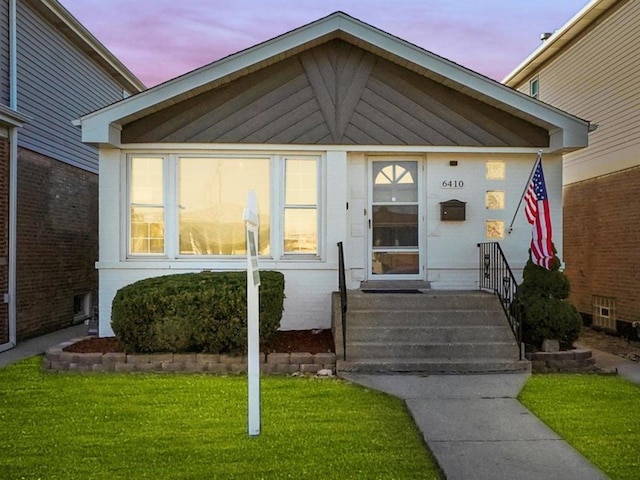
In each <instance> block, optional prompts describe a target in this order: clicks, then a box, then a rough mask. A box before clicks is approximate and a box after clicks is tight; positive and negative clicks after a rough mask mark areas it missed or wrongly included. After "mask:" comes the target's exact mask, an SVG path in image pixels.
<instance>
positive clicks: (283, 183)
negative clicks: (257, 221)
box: [278, 155, 323, 259]
mask: <svg viewBox="0 0 640 480" xmlns="http://www.w3.org/2000/svg"><path fill="white" fill-rule="evenodd" d="M280 159H281V162H280V167H281V170H282V173H281V176H280V178H281V179H280V188H279V190H280V192H281V195H282V197H281V198H282V201H281V202H280V205H279V207H280V208H279V212H280V215H279V217H278V220H279V221H280V228H279V239H278V240H279V244H278V247H279V251H280V256H281V258H283V259H294V258H295V259H304V258H310V259H317V258H320V257H321V254H320V252H321V238H322V231H321V223H322V222H321V221H320V218H321V212H320V205H321V204H322V202H323V196H322V191H321V183H320V179H321V178H322V174H321V159H320V156H319V155H318V156H315V155H282V156H281V157H280ZM288 160H313V161H315V164H316V165H315V175H316V202H315V204H313V205H311V204H287V193H286V189H287V161H288ZM287 210H315V212H316V251H315V252H287V251H286V250H285V245H284V242H285V227H286V225H285V213H286V211H287Z"/></svg>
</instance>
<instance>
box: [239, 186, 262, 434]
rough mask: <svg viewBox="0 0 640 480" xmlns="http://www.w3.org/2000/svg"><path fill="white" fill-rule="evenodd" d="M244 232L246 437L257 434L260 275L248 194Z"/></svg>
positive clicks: (254, 213) (253, 207)
mask: <svg viewBox="0 0 640 480" xmlns="http://www.w3.org/2000/svg"><path fill="white" fill-rule="evenodd" d="M242 219H243V220H244V222H245V224H246V229H247V337H248V338H247V342H248V343H247V350H248V354H247V373H248V380H249V413H248V431H249V435H251V436H256V435H260V318H259V317H260V313H259V312H260V310H259V298H260V290H259V287H260V272H259V270H258V198H257V196H256V192H254V191H253V190H250V191H249V192H247V208H245V210H244V214H243V216H242Z"/></svg>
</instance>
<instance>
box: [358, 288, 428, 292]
mask: <svg viewBox="0 0 640 480" xmlns="http://www.w3.org/2000/svg"><path fill="white" fill-rule="evenodd" d="M362 292H363V293H422V292H421V291H420V290H416V289H397V290H368V289H367V290H362Z"/></svg>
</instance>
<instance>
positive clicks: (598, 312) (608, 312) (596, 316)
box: [592, 295, 616, 330]
mask: <svg viewBox="0 0 640 480" xmlns="http://www.w3.org/2000/svg"><path fill="white" fill-rule="evenodd" d="M592 312H593V324H594V325H595V326H598V327H602V328H606V329H608V330H615V329H616V299H615V298H613V297H600V296H598V295H593V296H592Z"/></svg>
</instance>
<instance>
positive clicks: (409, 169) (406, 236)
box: [368, 160, 422, 280]
mask: <svg viewBox="0 0 640 480" xmlns="http://www.w3.org/2000/svg"><path fill="white" fill-rule="evenodd" d="M418 170H419V162H417V161H389V160H374V161H372V162H371V169H370V173H371V175H370V179H371V180H370V189H369V194H370V195H369V198H370V205H369V219H368V221H369V238H370V252H369V275H368V277H369V279H370V280H377V279H380V280H392V279H398V280H400V279H402V280H417V279H421V278H422V276H421V273H422V272H421V268H420V266H421V264H422V262H421V258H420V251H421V248H420V237H421V235H420V231H421V228H420V225H421V222H420V218H421V216H422V215H421V206H420V202H419V199H420V177H419V175H418Z"/></svg>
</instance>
